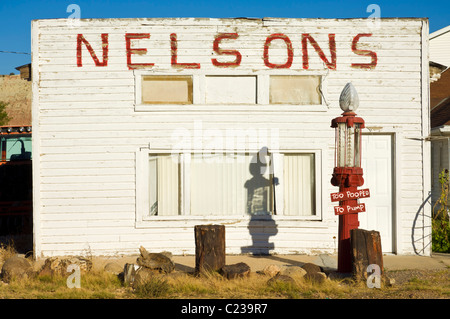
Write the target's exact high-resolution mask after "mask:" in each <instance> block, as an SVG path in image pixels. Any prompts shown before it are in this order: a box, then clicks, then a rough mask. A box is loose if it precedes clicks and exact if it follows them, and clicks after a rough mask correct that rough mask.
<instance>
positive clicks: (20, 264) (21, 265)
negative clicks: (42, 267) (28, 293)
mask: <svg viewBox="0 0 450 319" xmlns="http://www.w3.org/2000/svg"><path fill="white" fill-rule="evenodd" d="M32 274H33V267H32V266H31V264H30V262H29V261H28V260H26V259H25V258H23V257H18V256H14V257H11V258H8V259H6V260H5V262H4V264H3V267H2V274H1V276H2V280H3V281H4V282H6V283H9V282H10V281H11V280H12V279H14V278H29V277H30V276H31V275H32Z"/></svg>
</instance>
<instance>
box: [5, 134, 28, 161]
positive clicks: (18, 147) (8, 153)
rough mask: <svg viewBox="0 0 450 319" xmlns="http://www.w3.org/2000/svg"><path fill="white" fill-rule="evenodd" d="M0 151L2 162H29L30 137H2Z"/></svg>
mask: <svg viewBox="0 0 450 319" xmlns="http://www.w3.org/2000/svg"><path fill="white" fill-rule="evenodd" d="M0 149H1V154H2V159H1V160H2V161H24V160H31V136H29V135H20V136H18V135H15V136H13V135H11V136H2V137H1V143H0Z"/></svg>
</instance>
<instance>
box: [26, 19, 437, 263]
mask: <svg viewBox="0 0 450 319" xmlns="http://www.w3.org/2000/svg"><path fill="white" fill-rule="evenodd" d="M424 30H425V31H424ZM102 33H105V34H108V60H107V66H104V67H100V66H95V65H94V61H93V59H92V57H91V55H90V54H89V52H88V50H87V49H86V46H85V45H84V44H82V66H81V67H80V66H77V35H78V34H83V36H84V38H85V39H86V40H87V41H88V42H89V43H90V45H91V47H92V49H93V50H94V52H95V53H96V55H97V57H98V59H99V60H100V61H103V58H102V39H101V34H102ZM125 33H150V35H151V36H150V38H149V39H139V40H132V46H133V48H146V49H147V50H148V51H147V53H146V54H144V55H141V54H132V55H131V56H132V60H133V63H150V62H151V63H154V64H155V65H154V66H153V67H148V68H146V69H139V70H138V69H136V70H130V69H129V68H128V66H127V57H126V42H125ZM171 33H176V34H177V37H178V52H177V53H178V62H180V63H184V62H185V63H194V62H195V63H200V65H201V67H200V69H183V68H177V69H174V68H173V67H172V66H171V46H170V34H171ZM219 33H238V34H239V38H237V39H235V40H229V39H226V40H223V41H222V42H221V48H222V49H229V50H238V51H239V52H240V53H241V55H242V61H241V63H240V65H239V66H236V67H232V68H218V67H216V66H215V65H213V63H212V61H211V59H212V58H217V59H220V61H233V60H234V58H235V57H234V56H232V55H229V56H226V55H222V56H218V55H216V54H214V51H213V42H214V39H215V36H216V35H217V34H219ZM280 33H282V34H285V35H286V36H288V37H289V39H290V40H291V42H292V47H293V56H292V66H291V67H290V68H289V69H270V68H268V67H267V66H266V65H265V63H264V59H263V55H264V52H263V51H264V43H265V41H266V38H267V37H268V36H269V35H271V34H280ZM302 33H309V34H310V35H311V36H312V37H314V39H315V40H316V41H317V43H318V44H319V46H320V47H321V48H322V50H323V52H324V55H325V57H326V58H327V59H328V60H331V57H330V56H331V53H330V50H329V48H328V40H329V38H328V37H329V34H335V39H336V69H335V70H333V69H329V68H327V67H326V65H325V64H324V63H323V61H322V60H321V59H320V58H319V55H318V54H317V52H316V51H315V50H314V48H313V47H312V46H311V44H310V43H308V55H309V61H308V62H309V68H308V69H305V68H304V66H303V63H302V62H303V59H302V57H303V55H302V49H301V48H302V46H301V45H302V44H301V34H302ZM368 33H370V34H371V36H370V37H369V36H368V37H362V38H360V42H359V44H358V46H359V49H361V50H370V51H372V52H375V53H376V54H377V64H376V66H375V67H374V68H372V69H366V68H354V67H352V66H351V64H352V63H370V62H371V57H370V56H359V55H357V54H355V53H354V52H352V39H353V38H354V37H355V36H356V35H357V34H368ZM427 34H428V22H427V21H426V20H422V19H382V20H381V26H380V28H378V29H373V30H372V29H369V27H368V25H367V21H366V20H364V19H345V20H335V19H332V20H326V19H320V20H316V19H265V20H257V19H255V20H252V19H105V20H81V21H80V25H79V26H78V27H74V26H71V25H69V24H68V22H67V20H64V19H63V20H61V19H58V20H37V21H33V24H32V41H33V42H32V43H33V45H32V47H33V61H32V62H33V63H32V66H33V92H34V95H33V152H34V154H33V165H34V176H33V181H34V222H35V249H36V253H37V255H38V256H51V255H67V254H80V253H83V252H86V251H89V252H90V253H92V254H94V255H117V254H136V253H138V248H139V246H141V245H143V246H145V247H146V248H147V249H150V250H151V251H161V250H168V251H171V252H173V253H174V254H193V253H194V251H195V247H194V225H197V224H202V223H219V224H225V225H226V241H227V250H226V252H227V253H241V252H242V249H243V248H242V247H246V246H249V245H252V240H254V241H256V243H257V244H261V247H262V249H264V247H263V246H264V245H263V243H264V242H267V241H268V242H270V243H273V246H274V249H273V250H271V252H275V253H319V252H335V251H336V249H337V242H336V239H335V237H337V217H336V216H335V215H334V213H333V206H334V204H333V203H331V202H330V201H329V193H331V192H335V191H336V188H334V187H332V186H331V184H330V178H331V173H332V170H333V156H334V131H333V129H331V128H330V123H331V120H332V119H333V118H334V117H337V116H339V115H340V114H341V113H342V111H341V110H340V108H339V103H338V101H339V95H340V93H341V90H342V89H343V87H344V86H345V84H346V83H347V82H350V81H351V82H352V83H353V84H354V85H355V87H356V89H357V91H358V94H359V98H360V108H359V109H358V112H357V113H358V115H359V116H361V117H363V118H364V119H365V121H366V126H367V129H366V132H369V133H374V134H375V133H384V134H393V135H395V139H394V140H395V143H396V146H395V149H396V151H397V152H398V153H396V154H395V156H396V159H395V161H394V166H395V176H394V182H395V185H394V189H395V194H394V196H395V200H394V201H395V208H394V209H395V216H396V217H395V221H396V236H395V238H394V240H395V246H396V249H397V252H398V253H401V254H408V253H413V252H414V245H413V243H412V242H411V234H412V229H413V227H414V220H415V218H416V215H417V213H418V210H419V208H420V206H421V204H422V202H423V200H424V199H425V197H426V194H427V193H428V191H429V182H427V178H428V177H427V176H428V174H429V172H428V171H427V170H429V166H428V167H427V165H428V163H427V157H428V156H429V149H428V148H429V146H428V142H425V141H424V140H423V139H422V138H423V137H425V136H427V135H428V131H429V129H428V124H427V123H428V120H427V117H428V97H427V93H426V92H427V91H428V87H427V82H425V81H428V69H427V65H428V60H427V57H426V55H427V54H426V53H424V49H425V50H426V49H427V48H426V45H427V39H426V35H427ZM280 43H281V44H280ZM269 58H270V62H271V63H278V64H282V63H284V62H285V61H286V58H287V55H286V46H285V43H284V42H282V41H280V40H276V41H275V40H274V41H272V43H271V47H270V55H269ZM141 73H142V74H152V75H153V74H174V75H178V74H179V75H186V74H193V75H196V76H203V75H235V74H238V75H249V74H255V75H270V74H275V75H283V74H287V75H294V74H299V75H302V74H304V75H311V74H312V75H316V74H319V75H322V76H323V79H324V81H325V86H324V89H325V90H324V92H323V94H324V98H325V101H324V104H323V105H321V106H317V107H316V106H311V107H308V108H305V109H304V110H303V109H301V108H299V109H295V108H284V107H283V106H281V107H280V106H278V105H263V106H261V108H260V109H258V105H253V106H251V107H250V106H241V108H239V106H233V107H231V106H227V105H220V106H217V105H214V106H208V105H200V106H194V107H193V108H192V110H189V109H188V108H186V107H181V106H180V108H178V109H177V108H167V109H164V106H158V107H155V109H154V110H149V111H145V110H144V111H136V105H135V94H136V92H135V90H136V86H135V81H136V77H138V76H140V74H141ZM424 79H426V80H425V81H424ZM424 86H426V87H424ZM195 93H196V92H194V94H195ZM294 107H295V106H294ZM198 122H201V123H202V129H203V130H208V129H219V130H222V131H223V132H225V130H227V129H236V130H238V129H246V128H249V127H250V128H255V129H258V128H263V129H269V128H270V129H276V130H278V132H279V149H280V150H287V151H302V150H315V151H317V152H320V154H321V161H320V163H319V165H318V167H316V169H317V170H319V171H320V173H321V175H320V176H321V180H319V181H317V182H318V183H319V185H320V189H321V193H320V194H318V196H320V201H321V203H322V204H321V208H320V211H317V212H316V215H317V216H318V219H317V220H305V219H299V218H295V217H288V216H274V217H273V220H274V222H275V223H276V225H277V226H276V228H273V227H272V228H271V229H265V228H264V227H263V226H264V223H262V222H261V225H260V226H259V228H258V226H254V227H256V228H257V229H258V231H257V235H255V236H253V237H252V236H251V235H250V234H249V229H248V226H249V220H248V219H246V218H233V217H230V218H216V219H212V218H206V217H203V218H201V217H189V216H187V217H183V216H180V217H177V218H162V217H161V218H159V219H158V218H157V219H155V220H149V221H146V222H145V223H144V224H138V223H137V221H136V219H137V217H136V205H137V203H136V185H137V184H136V183H137V182H136V156H137V155H136V154H137V152H138V151H139V150H140V149H141V148H148V146H149V145H150V147H151V148H154V149H166V150H170V149H171V148H172V147H173V145H174V143H175V142H176V141H174V139H173V133H174V131H176V130H177V129H179V128H183V129H185V130H187V132H190V133H191V134H192V136H193V135H194V128H195V123H198ZM367 213H370V208H368V212H367ZM415 234H417V232H416V233H415ZM419 240H420V238H419ZM425 240H426V238H425ZM422 242H424V240H423V239H422ZM415 245H417V243H416V244H415ZM421 245H422V243H421ZM423 246H425V244H423Z"/></svg>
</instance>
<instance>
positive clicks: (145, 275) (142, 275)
mask: <svg viewBox="0 0 450 319" xmlns="http://www.w3.org/2000/svg"><path fill="white" fill-rule="evenodd" d="M157 275H159V271H158V270H153V269H150V268H147V267H140V268H138V269H137V270H136V273H135V276H134V281H133V287H137V286H138V285H142V284H145V283H146V282H149V281H150V279H151V278H153V277H155V276H157ZM159 276H161V275H159Z"/></svg>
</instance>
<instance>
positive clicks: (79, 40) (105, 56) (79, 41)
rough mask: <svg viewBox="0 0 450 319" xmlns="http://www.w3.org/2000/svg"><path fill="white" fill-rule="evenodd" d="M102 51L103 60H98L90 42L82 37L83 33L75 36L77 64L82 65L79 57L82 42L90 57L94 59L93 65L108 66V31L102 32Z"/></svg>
mask: <svg viewBox="0 0 450 319" xmlns="http://www.w3.org/2000/svg"><path fill="white" fill-rule="evenodd" d="M101 38H102V51H103V62H100V61H99V59H98V58H97V55H96V54H95V52H94V50H93V49H92V46H91V44H90V43H89V42H88V41H87V40H86V39H85V38H84V36H83V34H78V36H77V66H78V67H82V66H83V61H82V58H81V44H82V43H84V45H86V48H87V49H88V51H89V53H90V54H91V57H92V59H93V60H94V63H95V66H108V33H102V35H101Z"/></svg>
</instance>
